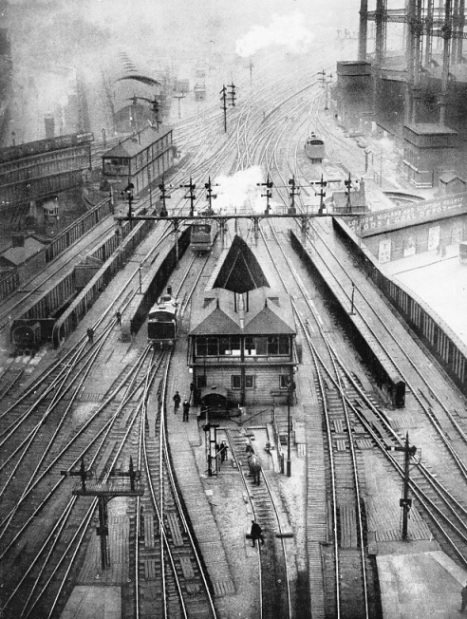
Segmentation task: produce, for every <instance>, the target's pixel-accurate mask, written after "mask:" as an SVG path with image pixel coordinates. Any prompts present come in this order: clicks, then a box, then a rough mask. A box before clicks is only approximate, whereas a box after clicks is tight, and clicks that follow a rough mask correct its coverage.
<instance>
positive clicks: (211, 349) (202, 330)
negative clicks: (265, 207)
mask: <svg viewBox="0 0 467 619" xmlns="http://www.w3.org/2000/svg"><path fill="white" fill-rule="evenodd" d="M265 283H266V284H267V285H265ZM219 284H224V287H221V286H220V285H219ZM256 284H260V285H256ZM295 335H296V331H295V323H294V317H293V310H292V305H291V302H290V298H289V296H288V294H287V293H286V292H285V291H284V290H282V289H277V290H276V289H273V288H271V287H270V286H269V282H268V279H267V278H266V276H265V274H264V272H263V271H262V269H261V266H260V264H259V263H258V261H257V260H256V257H255V256H254V255H253V253H252V251H251V250H250V249H249V247H248V246H247V245H246V243H245V242H244V241H243V240H242V239H239V237H236V238H235V239H234V241H233V243H232V246H231V247H230V250H229V251H228V252H227V254H224V256H223V259H222V261H221V263H220V265H219V266H218V268H217V269H216V271H215V273H214V274H213V276H212V277H211V279H210V284H208V286H207V288H206V289H205V291H204V293H203V295H202V297H201V298H198V300H197V303H196V304H195V306H194V308H193V309H192V314H191V322H190V331H189V336H190V350H189V365H190V367H191V369H192V372H193V379H194V380H193V382H194V384H195V386H196V388H197V389H198V390H199V391H201V390H206V389H211V390H212V389H213V388H216V389H223V390H226V393H227V397H228V399H229V402H230V403H231V404H242V405H245V404H246V405H248V404H258V403H273V402H275V401H276V402H278V403H279V402H280V401H281V398H282V400H284V399H286V398H287V395H288V389H289V385H290V384H291V382H292V380H293V373H294V369H295V366H296V364H297V363H298V361H297V355H296V350H295ZM276 398H279V400H277V399H276Z"/></svg>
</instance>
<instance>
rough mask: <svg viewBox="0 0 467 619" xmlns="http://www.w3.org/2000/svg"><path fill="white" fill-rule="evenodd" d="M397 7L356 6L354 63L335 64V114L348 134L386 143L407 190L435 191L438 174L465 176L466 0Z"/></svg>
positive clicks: (412, 1)
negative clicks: (394, 151)
mask: <svg viewBox="0 0 467 619" xmlns="http://www.w3.org/2000/svg"><path fill="white" fill-rule="evenodd" d="M394 4H395V3H394ZM399 4H403V3H399ZM404 4H405V5H404V6H403V8H400V7H398V8H396V7H392V6H391V0H376V2H375V7H374V8H370V7H369V3H368V0H361V3H360V25H359V34H358V58H357V59H355V60H350V61H343V62H338V63H337V86H336V88H334V89H333V96H334V104H335V106H336V111H335V113H336V115H337V117H338V118H339V120H340V121H341V122H342V124H343V125H344V126H345V127H346V128H350V130H351V131H352V132H354V133H359V134H362V133H363V134H365V133H369V132H372V133H373V134H374V133H375V131H378V132H379V133H381V135H386V136H389V137H391V138H393V139H394V140H395V141H396V144H397V146H398V147H399V150H400V151H401V161H400V172H401V174H402V175H403V176H404V177H405V178H406V179H407V180H409V181H410V183H411V184H412V185H413V186H414V188H426V187H438V186H439V184H440V178H441V177H443V175H445V174H455V175H458V176H459V177H460V178H463V179H465V178H466V177H467V170H466V167H465V163H464V157H463V155H464V154H465V151H466V150H467V122H466V121H467V64H466V57H465V55H464V53H463V41H464V38H466V37H467V33H466V32H465V22H466V19H465V0H407V2H405V3H404Z"/></svg>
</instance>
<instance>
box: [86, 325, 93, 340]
mask: <svg viewBox="0 0 467 619" xmlns="http://www.w3.org/2000/svg"><path fill="white" fill-rule="evenodd" d="M86 333H87V334H88V340H89V343H90V344H92V343H93V342H94V329H93V328H92V327H89V329H88V330H87V331H86Z"/></svg>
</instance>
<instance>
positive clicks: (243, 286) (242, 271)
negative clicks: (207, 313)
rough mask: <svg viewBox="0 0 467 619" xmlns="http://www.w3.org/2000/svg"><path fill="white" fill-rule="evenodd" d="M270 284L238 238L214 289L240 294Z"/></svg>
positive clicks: (249, 251) (241, 240)
mask: <svg viewBox="0 0 467 619" xmlns="http://www.w3.org/2000/svg"><path fill="white" fill-rule="evenodd" d="M262 286H267V287H269V282H268V280H267V278H266V276H265V274H264V272H263V269H262V268H261V266H260V264H259V262H258V260H257V259H256V258H255V256H254V254H253V252H252V251H251V249H250V248H249V247H248V245H247V244H246V242H245V241H244V240H243V239H242V238H240V237H239V236H236V237H235V238H234V240H233V242H232V245H231V246H230V250H229V252H228V253H227V256H226V257H225V259H224V262H223V264H222V266H221V268H220V270H219V273H218V274H217V277H216V281H215V282H214V285H213V288H225V289H226V290H230V291H231V292H236V293H238V294H241V293H244V292H249V291H250V290H254V289H255V288H261V287H262Z"/></svg>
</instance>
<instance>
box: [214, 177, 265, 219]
mask: <svg viewBox="0 0 467 619" xmlns="http://www.w3.org/2000/svg"><path fill="white" fill-rule="evenodd" d="M264 182H265V181H264V175H263V171H262V169H261V166H252V167H251V168H247V169H246V170H239V171H238V172H235V174H233V175H232V176H225V175H221V176H218V177H217V178H216V179H215V180H214V184H215V185H216V187H213V191H214V193H215V194H216V196H217V198H216V199H215V200H214V201H213V209H214V210H215V211H216V212H219V211H221V210H222V212H229V213H233V212H237V213H238V214H241V213H242V211H244V210H247V211H248V212H250V213H251V212H254V213H264V211H265V209H266V198H262V197H261V194H262V193H266V187H261V186H258V184H260V183H264Z"/></svg>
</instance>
